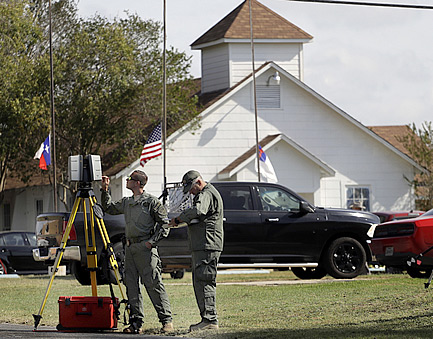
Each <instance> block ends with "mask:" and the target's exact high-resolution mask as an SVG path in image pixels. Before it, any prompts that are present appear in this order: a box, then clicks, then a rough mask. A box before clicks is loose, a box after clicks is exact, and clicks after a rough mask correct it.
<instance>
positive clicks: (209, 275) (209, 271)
mask: <svg viewBox="0 0 433 339" xmlns="http://www.w3.org/2000/svg"><path fill="white" fill-rule="evenodd" d="M216 267H217V261H216V259H215V258H214V259H211V260H202V261H201V262H200V263H199V264H198V266H197V267H196V269H195V275H196V277H197V279H199V280H201V281H205V282H207V283H210V282H213V281H215V279H216V276H217V268H216Z"/></svg>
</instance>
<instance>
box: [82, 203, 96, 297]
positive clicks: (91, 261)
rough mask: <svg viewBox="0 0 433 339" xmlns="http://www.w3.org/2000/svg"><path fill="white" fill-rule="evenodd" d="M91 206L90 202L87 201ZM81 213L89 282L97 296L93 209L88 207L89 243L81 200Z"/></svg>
mask: <svg viewBox="0 0 433 339" xmlns="http://www.w3.org/2000/svg"><path fill="white" fill-rule="evenodd" d="M89 201H90V199H89ZM89 204H90V206H91V203H89ZM83 214H84V235H85V239H86V252H87V268H88V269H89V271H90V283H91V285H92V296H93V297H97V296H98V284H97V281H96V270H97V269H98V259H97V255H96V241H95V224H94V218H93V210H92V208H90V236H91V238H92V239H91V241H92V243H91V245H90V241H89V228H88V224H87V211H86V203H85V201H84V200H83Z"/></svg>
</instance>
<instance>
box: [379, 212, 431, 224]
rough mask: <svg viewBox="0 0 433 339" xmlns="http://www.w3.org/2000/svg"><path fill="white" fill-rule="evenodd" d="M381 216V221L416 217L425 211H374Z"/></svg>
mask: <svg viewBox="0 0 433 339" xmlns="http://www.w3.org/2000/svg"><path fill="white" fill-rule="evenodd" d="M372 213H373V214H375V215H377V216H378V217H379V218H380V223H383V222H387V221H393V220H402V219H410V218H416V217H419V216H420V215H422V214H424V211H382V212H372Z"/></svg>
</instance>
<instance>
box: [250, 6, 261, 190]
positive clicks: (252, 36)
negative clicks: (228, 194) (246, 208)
mask: <svg viewBox="0 0 433 339" xmlns="http://www.w3.org/2000/svg"><path fill="white" fill-rule="evenodd" d="M251 1H252V0H249V2H248V3H249V9H250V38H251V61H252V67H253V100H254V121H255V127H256V161H257V181H259V182H260V150H259V123H258V116H257V99H256V93H257V92H256V68H255V61H254V34H253V11H252V6H251Z"/></svg>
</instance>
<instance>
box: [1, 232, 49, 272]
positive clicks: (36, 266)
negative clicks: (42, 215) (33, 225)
mask: <svg viewBox="0 0 433 339" xmlns="http://www.w3.org/2000/svg"><path fill="white" fill-rule="evenodd" d="M36 247H37V245H36V236H35V233H32V232H26V231H7V232H0V274H11V273H17V274H42V273H44V274H47V273H48V267H47V266H45V265H44V263H43V262H38V261H35V260H34V259H33V253H32V250H33V249H34V248H36Z"/></svg>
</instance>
